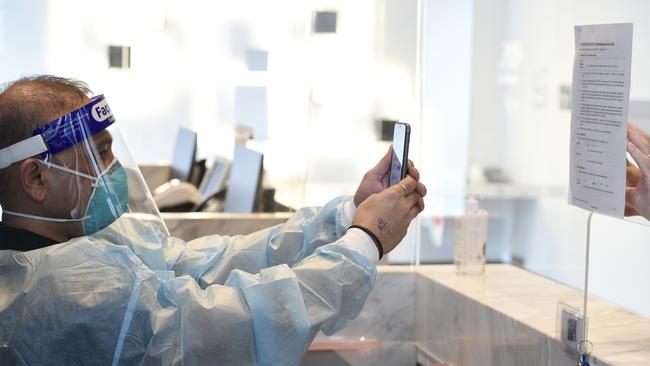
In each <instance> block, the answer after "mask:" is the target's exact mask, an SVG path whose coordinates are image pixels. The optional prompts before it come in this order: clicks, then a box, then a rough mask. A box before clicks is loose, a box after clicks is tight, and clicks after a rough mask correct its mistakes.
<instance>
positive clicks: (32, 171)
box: [18, 159, 47, 203]
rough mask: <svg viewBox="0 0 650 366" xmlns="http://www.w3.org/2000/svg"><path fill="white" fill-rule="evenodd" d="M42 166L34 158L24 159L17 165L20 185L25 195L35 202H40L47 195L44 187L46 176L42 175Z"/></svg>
mask: <svg viewBox="0 0 650 366" xmlns="http://www.w3.org/2000/svg"><path fill="white" fill-rule="evenodd" d="M43 168H44V166H43V164H41V163H40V162H39V161H38V160H36V159H25V160H24V161H23V162H22V163H20V165H19V166H18V178H19V179H20V187H22V189H23V191H24V192H25V194H27V196H29V197H30V198H31V199H32V200H34V201H35V202H38V203H41V202H43V201H44V200H45V198H46V196H47V190H46V189H45V185H46V178H45V177H44V176H43V172H44V169H43Z"/></svg>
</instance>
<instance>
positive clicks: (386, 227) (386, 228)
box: [377, 217, 390, 234]
mask: <svg viewBox="0 0 650 366" xmlns="http://www.w3.org/2000/svg"><path fill="white" fill-rule="evenodd" d="M377 226H379V230H381V231H385V232H387V233H389V234H390V224H389V223H387V222H386V221H384V219H382V218H381V217H380V218H379V219H378V220H377Z"/></svg>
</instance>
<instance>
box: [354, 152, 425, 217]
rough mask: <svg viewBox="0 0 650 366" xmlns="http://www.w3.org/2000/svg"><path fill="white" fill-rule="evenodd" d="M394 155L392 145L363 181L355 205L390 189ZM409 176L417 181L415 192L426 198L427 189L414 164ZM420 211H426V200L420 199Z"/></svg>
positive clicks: (411, 164)
mask: <svg viewBox="0 0 650 366" xmlns="http://www.w3.org/2000/svg"><path fill="white" fill-rule="evenodd" d="M392 154H393V146H392V145H391V146H390V147H389V148H388V151H387V152H386V155H384V157H383V158H382V159H381V160H380V161H379V163H377V165H375V167H374V168H372V169H370V170H369V171H368V172H367V173H366V174H365V175H364V176H363V179H362V180H361V184H360V185H359V188H358V189H357V192H356V193H355V194H354V205H355V206H357V207H359V205H360V204H361V203H362V202H364V201H365V200H366V199H367V198H368V197H370V196H371V195H373V194H377V193H380V192H382V191H384V190H385V189H386V188H388V181H389V177H390V159H391V156H392ZM408 164H409V165H408V175H409V176H411V177H412V178H413V179H415V181H416V185H415V190H416V191H417V192H418V193H419V194H420V196H421V197H424V196H425V195H426V194H427V188H426V187H425V186H424V184H422V183H420V172H419V171H418V170H417V169H416V168H415V166H414V164H413V162H412V161H411V160H409V162H408ZM418 207H419V208H420V211H422V210H424V200H423V199H422V198H420V200H419V201H418Z"/></svg>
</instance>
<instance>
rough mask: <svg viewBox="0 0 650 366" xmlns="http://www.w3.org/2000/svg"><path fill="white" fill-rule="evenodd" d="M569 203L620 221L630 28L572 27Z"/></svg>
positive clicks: (630, 43) (628, 87) (623, 175)
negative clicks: (573, 53) (574, 48)
mask: <svg viewBox="0 0 650 366" xmlns="http://www.w3.org/2000/svg"><path fill="white" fill-rule="evenodd" d="M575 42H576V45H575V47H576V51H575V58H574V61H573V86H572V93H573V95H572V104H573V105H572V111H571V172H570V179H571V182H570V183H569V203H570V204H572V205H575V206H578V207H581V208H584V209H586V210H589V211H593V212H597V213H601V214H604V215H609V216H614V217H621V218H622V217H623V213H624V211H625V179H626V178H625V161H626V150H627V113H628V104H629V95H630V71H631V70H630V67H631V61H632V24H631V23H625V24H602V25H582V26H576V27H575Z"/></svg>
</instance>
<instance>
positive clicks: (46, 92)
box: [0, 75, 92, 202]
mask: <svg viewBox="0 0 650 366" xmlns="http://www.w3.org/2000/svg"><path fill="white" fill-rule="evenodd" d="M91 95H92V92H91V91H90V89H89V88H88V85H87V84H86V83H84V82H82V81H79V80H75V79H67V78H62V77H58V76H52V75H34V76H27V77H23V78H20V79H18V80H15V81H12V82H9V83H7V84H5V85H4V86H3V87H2V89H1V90H0V149H4V148H5V147H7V146H10V145H13V144H15V143H16V142H19V141H22V140H24V139H26V138H29V137H31V136H32V133H33V132H34V130H35V129H37V128H38V127H41V126H43V125H44V124H46V123H48V122H50V121H52V120H54V119H56V118H58V117H60V116H62V115H64V114H66V113H68V112H70V111H72V110H74V109H75V108H78V107H79V106H81V105H83V104H84V103H85V102H86V101H87V100H88V98H89V97H90V96H91ZM9 170H10V169H9V168H7V169H3V170H0V202H4V201H5V198H6V197H4V196H5V195H6V193H7V189H8V185H9V184H10V182H9V173H8V171H9Z"/></svg>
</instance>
